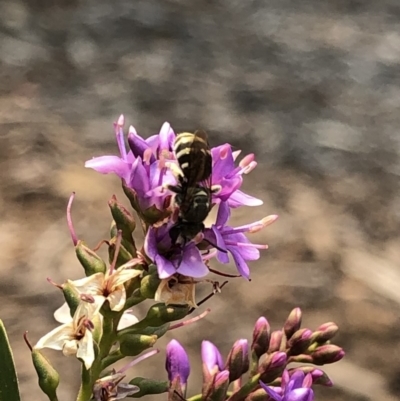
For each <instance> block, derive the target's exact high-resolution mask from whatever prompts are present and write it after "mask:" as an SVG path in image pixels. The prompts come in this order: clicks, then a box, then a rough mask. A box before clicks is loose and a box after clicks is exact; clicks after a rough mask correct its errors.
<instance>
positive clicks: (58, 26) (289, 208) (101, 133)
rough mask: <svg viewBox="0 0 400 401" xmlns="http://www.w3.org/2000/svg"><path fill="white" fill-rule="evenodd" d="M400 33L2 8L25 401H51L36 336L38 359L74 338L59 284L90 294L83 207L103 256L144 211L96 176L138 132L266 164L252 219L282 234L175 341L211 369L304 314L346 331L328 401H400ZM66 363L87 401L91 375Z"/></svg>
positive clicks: (353, 17) (253, 14) (151, 8)
mask: <svg viewBox="0 0 400 401" xmlns="http://www.w3.org/2000/svg"><path fill="white" fill-rule="evenodd" d="M399 32H400V3H399V2H398V1H395V0H382V1H380V2H373V1H368V0H367V1H359V0H353V1H343V0H342V1H340V0H339V1H335V2H328V1H316V0H307V1H303V2H296V1H290V0H279V1H276V0H272V1H268V2H260V1H247V2H239V1H237V0H231V1H223V0H220V1H216V2H211V1H205V0H203V1H199V2H196V3H195V4H194V3H191V4H190V5H189V3H187V2H183V1H179V0H175V1H173V0H170V1H167V0H166V1H163V2H159V1H155V0H146V1H145V0H136V1H135V2H132V1H119V2H116V3H115V4H114V3H110V2H107V1H104V0H97V1H91V0H87V1H85V2H83V1H82V2H80V1H77V0H75V1H74V0H71V1H67V0H59V1H55V2H44V1H38V0H36V1H18V0H13V1H11V0H9V1H8V0H3V1H2V2H0V137H1V147H0V178H1V179H0V211H1V216H2V218H1V222H0V227H1V229H0V238H1V243H2V248H3V251H2V252H1V254H0V263H1V266H2V269H1V273H0V274H1V276H0V305H1V306H0V317H1V318H2V319H3V320H4V321H5V324H6V325H7V327H8V330H9V334H10V337H11V338H12V344H13V347H14V350H15V354H16V363H17V367H18V369H19V373H20V381H21V391H22V398H23V400H25V399H34V400H36V399H37V400H39V399H44V397H42V395H41V393H40V392H39V390H38V389H37V385H36V377H35V373H34V370H33V368H32V366H31V364H30V361H29V353H28V352H27V349H26V347H25V345H24V343H23V341H22V333H23V332H24V331H25V330H29V336H30V338H31V340H32V341H36V339H38V338H39V337H40V336H41V335H43V334H44V333H46V332H47V331H48V330H50V329H51V328H52V327H54V325H55V323H54V321H53V319H52V312H53V310H54V309H55V308H56V307H57V306H58V305H59V304H60V303H61V302H62V300H61V297H60V294H59V293H57V291H55V290H54V289H53V288H52V287H51V286H48V285H47V283H46V277H51V278H52V279H53V280H54V281H56V282H62V281H64V280H65V279H66V278H79V277H81V275H82V273H81V271H80V268H79V266H78V263H77V262H76V261H75V259H74V251H73V248H72V246H71V243H70V238H69V234H68V231H67V227H66V224H65V207H66V202H67V199H68V197H69V195H70V193H71V192H72V191H76V193H77V197H76V201H75V203H74V220H75V222H76V229H77V232H78V233H79V234H80V236H81V237H84V238H85V240H86V241H87V242H88V243H89V244H90V245H92V246H94V245H95V244H96V243H97V242H98V241H99V240H100V239H102V238H104V237H105V236H106V235H107V230H108V227H109V214H108V206H107V200H108V199H109V198H110V197H111V195H112V194H114V193H115V194H116V195H117V197H118V198H119V199H120V200H121V201H124V202H125V200H124V199H123V195H122V191H121V189H120V188H119V183H118V180H117V179H115V177H108V176H99V175H97V174H96V173H94V172H93V171H88V170H85V169H84V168H83V163H84V161H85V160H87V159H89V158H91V157H92V156H95V155H101V154H113V153H116V151H117V149H116V146H115V143H114V136H113V133H112V122H113V121H114V120H115V119H116V118H117V117H118V115H119V114H120V113H124V114H125V116H126V120H127V123H128V124H133V125H134V126H135V127H136V128H137V130H138V131H139V132H140V133H142V134H143V135H144V136H148V135H151V134H153V133H155V132H157V131H158V129H159V128H160V126H161V125H162V123H163V122H164V121H169V122H170V123H171V125H172V126H173V128H174V129H175V131H178V132H179V131H182V130H193V129H196V128H203V129H205V130H207V131H208V132H209V135H210V140H211V143H212V145H214V146H215V145H217V144H220V143H223V142H225V141H229V142H231V143H233V145H234V146H235V148H237V149H243V151H244V153H246V152H247V153H250V152H254V153H255V154H256V156H257V160H258V162H259V166H258V167H257V169H256V170H255V171H253V172H252V173H251V175H249V176H248V177H246V179H247V180H246V185H245V189H246V191H247V192H249V193H251V194H253V195H255V196H258V197H260V198H262V199H263V200H264V205H263V206H261V207H258V208H253V209H250V210H249V209H240V210H238V211H237V213H236V214H235V215H234V218H235V220H236V222H237V223H238V224H241V223H245V222H251V221H254V220H256V219H258V218H261V217H263V216H265V215H267V214H272V213H277V214H279V215H280V219H279V220H278V222H276V223H275V224H274V225H273V226H271V227H269V228H268V229H266V230H265V231H263V232H261V233H258V234H255V235H254V239H255V240H256V241H260V242H266V243H268V244H269V245H270V249H269V250H268V251H267V252H266V253H265V254H264V256H263V257H262V258H261V259H260V260H259V261H257V262H255V263H253V264H252V281H251V282H245V281H244V280H235V281H233V282H231V283H229V285H228V286H227V287H226V288H225V289H224V291H223V293H222V294H221V295H220V296H218V297H214V298H213V300H212V301H211V302H210V303H209V306H210V307H211V308H212V313H211V314H209V315H208V316H207V317H206V318H205V319H204V320H203V321H202V323H200V324H198V325H196V326H192V327H191V326H189V327H187V328H185V329H184V330H181V331H176V332H174V333H173V334H174V335H175V336H176V337H177V338H178V339H179V340H180V341H182V342H183V343H184V344H187V346H188V347H189V348H190V350H191V354H192V358H193V360H194V361H199V350H200V342H201V340H202V339H203V338H204V337H207V338H208V339H210V340H212V341H214V342H215V343H216V344H217V345H219V346H220V347H221V348H222V349H223V350H224V351H226V352H227V351H228V349H229V347H230V345H231V344H232V343H233V341H235V339H237V338H241V337H247V338H249V337H250V335H251V329H252V325H253V324H254V322H255V320H256V319H257V317H259V316H260V315H261V314H264V315H265V316H267V317H268V319H269V320H270V322H271V324H272V326H273V327H275V328H277V327H279V326H280V325H281V324H282V322H283V320H284V318H285V317H286V315H287V314H288V312H289V311H290V310H291V309H292V307H294V306H300V307H301V308H302V309H303V312H304V315H305V317H304V323H305V325H306V326H309V327H311V328H313V327H316V326H318V325H319V324H320V323H323V322H325V321H331V320H332V321H335V322H336V323H337V324H338V325H339V327H340V329H341V331H340V335H339V336H338V337H337V342H338V343H339V344H340V345H341V346H343V347H344V348H345V350H346V352H347V356H346V358H345V360H344V361H342V362H340V363H338V364H335V365H334V366H331V367H330V369H329V373H330V375H331V377H332V380H333V381H334V382H335V387H334V389H333V390H332V389H328V390H326V389H319V390H320V391H318V393H319V394H318V399H320V400H323V399H330V400H332V401H339V400H340V401H342V400H343V401H344V400H354V401H367V400H371V401H372V400H384V401H386V400H387V401H391V400H393V401H396V400H397V401H398V400H400V334H399V333H400V319H399V304H400V291H399V285H400V269H399V263H400V262H399V260H400V246H399V223H400V191H399V175H400V159H399V155H400V134H399V129H400V113H398V109H399V107H400V74H399V68H400V33H399ZM126 203H127V202H126ZM204 291H205V292H207V291H208V289H204ZM169 338H171V337H168V338H165V339H163V340H162V342H161V345H162V344H165V342H166V341H167V340H168V339H169ZM48 355H50V357H51V358H53V357H54V361H56V364H57V367H59V368H60V370H62V371H63V377H62V379H63V381H62V384H61V391H60V400H67V401H68V400H72V399H73V395H74V392H75V387H76V385H77V378H78V376H79V369H78V365H77V364H76V363H75V361H74V360H73V359H67V358H61V357H59V355H58V354H56V353H51V352H49V353H48ZM52 360H53V359H52ZM160 366H163V356H161V355H160V356H158V357H156V358H154V359H153V360H152V361H147V363H144V364H143V365H142V366H141V367H140V372H139V373H138V374H140V375H146V374H148V375H151V376H157V377H163V376H164V372H163V369H160ZM327 370H328V369H327ZM194 371H195V372H197V373H199V370H198V369H197V370H196V369H194ZM64 372H65V373H64ZM196 376H198V375H196V373H194V374H193V378H192V382H191V384H192V385H191V389H192V390H191V392H192V393H194V392H195V391H196V390H197V389H198V387H196Z"/></svg>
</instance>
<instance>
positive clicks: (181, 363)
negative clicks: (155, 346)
mask: <svg viewBox="0 0 400 401" xmlns="http://www.w3.org/2000/svg"><path fill="white" fill-rule="evenodd" d="M166 353H167V359H166V361H165V368H166V369H167V372H168V379H169V381H170V382H172V381H173V380H174V379H175V378H176V377H178V376H179V378H180V383H181V384H186V383H187V379H188V377H189V374H190V364H189V358H188V355H187V353H186V351H185V349H184V348H183V347H182V345H181V344H179V342H178V341H176V340H171V341H170V342H169V343H168V344H167V348H166Z"/></svg>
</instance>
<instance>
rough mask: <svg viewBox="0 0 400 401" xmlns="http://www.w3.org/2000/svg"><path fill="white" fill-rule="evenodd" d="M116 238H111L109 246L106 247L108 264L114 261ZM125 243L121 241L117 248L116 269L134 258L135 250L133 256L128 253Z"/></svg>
mask: <svg viewBox="0 0 400 401" xmlns="http://www.w3.org/2000/svg"><path fill="white" fill-rule="evenodd" d="M117 238H118V237H113V238H112V239H111V240H110V245H109V246H108V257H109V260H110V262H111V261H113V260H114V257H115V250H116V248H117V246H116V243H117ZM125 245H126V241H125V240H124V239H122V240H121V243H120V245H119V247H118V255H117V261H116V264H115V265H116V267H117V269H118V267H120V266H122V265H124V264H125V263H128V262H129V261H131V260H132V259H135V258H136V249H134V250H133V254H132V253H131V252H129V250H128V249H127V248H126V246H125Z"/></svg>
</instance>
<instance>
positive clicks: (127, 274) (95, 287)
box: [68, 259, 142, 312]
mask: <svg viewBox="0 0 400 401" xmlns="http://www.w3.org/2000/svg"><path fill="white" fill-rule="evenodd" d="M137 263H138V260H137V259H133V260H131V261H130V262H128V263H126V264H124V265H123V266H121V267H120V268H118V269H114V270H112V271H111V272H110V270H107V272H106V273H105V274H104V273H95V274H92V275H91V276H89V277H85V278H82V279H80V280H75V281H72V280H68V284H70V285H71V286H73V287H74V288H75V289H76V290H77V291H78V293H79V294H87V295H92V296H93V298H94V299H95V303H96V304H98V305H99V306H100V307H101V306H102V305H103V303H104V302H105V301H106V300H107V301H108V302H109V304H110V309H111V310H113V311H115V312H119V311H120V310H122V308H123V307H124V305H125V302H126V291H125V286H124V283H125V282H126V281H128V280H130V279H132V278H134V277H137V276H139V275H140V274H142V271H140V270H135V269H130V268H129V267H131V266H134V265H136V264H137Z"/></svg>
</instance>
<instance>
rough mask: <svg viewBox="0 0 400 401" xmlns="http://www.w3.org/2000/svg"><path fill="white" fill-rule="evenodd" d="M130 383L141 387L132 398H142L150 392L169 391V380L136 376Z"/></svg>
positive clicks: (160, 392)
mask: <svg viewBox="0 0 400 401" xmlns="http://www.w3.org/2000/svg"><path fill="white" fill-rule="evenodd" d="M129 384H132V385H134V386H138V387H139V391H138V392H137V393H136V394H133V395H131V396H130V397H132V398H142V397H144V396H145V395H149V394H162V393H166V392H167V391H168V382H166V381H163V382H161V381H158V380H153V379H145V378H143V377H135V378H134V379H132V380H131V381H130V382H129Z"/></svg>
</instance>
